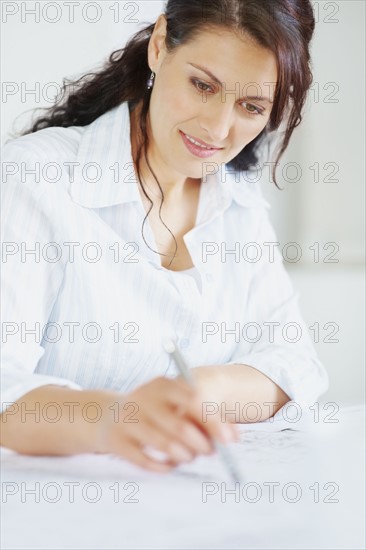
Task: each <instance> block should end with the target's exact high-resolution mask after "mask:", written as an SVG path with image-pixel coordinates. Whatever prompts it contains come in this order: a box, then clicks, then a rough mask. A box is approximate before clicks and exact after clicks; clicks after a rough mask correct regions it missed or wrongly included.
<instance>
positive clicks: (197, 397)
mask: <svg viewBox="0 0 366 550" xmlns="http://www.w3.org/2000/svg"><path fill="white" fill-rule="evenodd" d="M195 370H197V369H193V371H195ZM197 375H198V370H197V373H196V374H195V380H196V379H197V385H196V387H194V388H192V387H191V386H190V385H188V384H187V382H185V381H184V380H183V379H181V378H180V377H178V378H175V379H169V378H164V377H159V378H155V379H153V380H152V381H150V382H148V383H146V384H144V385H142V386H140V387H138V388H137V389H136V390H134V391H132V392H131V393H129V394H128V395H124V396H123V398H120V397H119V399H117V400H116V396H118V395H119V394H117V393H113V396H111V395H110V396H109V397H108V399H107V402H106V404H107V407H106V408H107V409H109V411H108V413H106V414H104V415H103V419H102V420H101V422H100V423H99V434H98V438H99V449H100V450H99V451H98V452H102V453H114V454H117V455H120V456H122V457H124V458H126V459H127V460H129V461H130V462H132V463H134V464H136V465H138V466H140V467H142V468H145V469H147V470H152V471H156V472H165V471H169V470H171V469H172V468H174V467H175V466H177V465H178V464H180V463H181V462H189V461H191V460H192V459H194V458H195V457H196V456H197V455H200V454H211V453H213V452H214V446H213V442H212V440H213V439H217V440H219V441H221V442H229V441H235V440H236V439H237V431H236V428H235V426H233V425H232V424H223V423H221V422H220V420H219V419H218V418H207V421H205V422H204V421H203V419H202V403H203V402H204V401H205V400H206V401H207V397H208V395H207V393H206V392H205V390H204V389H203V388H202V383H201V382H202V379H201V378H200V380H201V382H200V380H198V378H199V377H198V376H197ZM106 396H107V393H106ZM116 401H117V403H116ZM116 405H118V409H119V414H116V413H117V409H116ZM145 446H148V447H152V448H153V449H155V450H157V451H160V452H162V453H164V454H165V455H166V460H165V461H160V460H158V459H155V458H154V457H153V456H149V455H148V454H146V450H145V452H144V447H145Z"/></svg>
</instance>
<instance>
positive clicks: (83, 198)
mask: <svg viewBox="0 0 366 550" xmlns="http://www.w3.org/2000/svg"><path fill="white" fill-rule="evenodd" d="M130 129H131V126H130V112H129V108H128V102H127V101H125V102H123V103H121V104H120V105H118V106H117V107H114V108H113V109H111V110H109V111H107V112H106V113H104V114H103V115H101V116H100V117H98V118H97V119H96V120H95V121H94V122H92V123H91V124H89V125H88V126H85V130H84V132H83V133H82V135H81V140H80V144H79V148H78V152H77V156H76V159H75V165H74V175H73V178H72V182H71V183H70V196H71V198H72V200H73V201H74V202H76V203H78V204H81V205H82V206H85V207H87V208H102V207H107V206H113V205H116V204H121V203H128V202H132V201H139V200H141V199H140V194H139V191H138V188H137V184H136V181H135V172H134V164H133V160H132V152H131V141H130ZM239 175H240V178H239ZM206 183H207V185H206V186H205V189H207V192H209V193H210V195H211V198H212V199H213V202H214V203H215V204H216V208H217V209H218V210H219V211H220V210H224V209H225V208H227V207H228V206H230V204H231V202H232V201H233V200H234V201H235V202H236V203H237V204H239V205H241V206H244V207H262V208H263V207H267V208H269V207H270V205H269V203H268V202H267V201H266V200H265V199H264V198H263V197H262V196H261V192H260V189H259V186H258V184H257V183H256V184H254V183H251V182H250V180H249V179H248V178H247V177H246V173H245V172H241V173H240V174H239V173H236V174H235V173H234V172H233V171H231V170H229V169H228V168H227V165H222V168H221V169H218V170H216V173H215V174H211V175H209V176H208V177H207V179H206ZM210 202H211V201H210Z"/></svg>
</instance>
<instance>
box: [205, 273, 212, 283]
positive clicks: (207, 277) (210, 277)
mask: <svg viewBox="0 0 366 550" xmlns="http://www.w3.org/2000/svg"><path fill="white" fill-rule="evenodd" d="M206 281H207V282H208V283H212V281H213V276H212V273H206Z"/></svg>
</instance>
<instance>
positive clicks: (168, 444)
mask: <svg viewBox="0 0 366 550" xmlns="http://www.w3.org/2000/svg"><path fill="white" fill-rule="evenodd" d="M129 437H130V439H132V440H133V441H134V442H135V443H136V444H138V445H139V446H140V447H143V446H145V445H148V446H150V447H152V448H154V449H156V450H157V451H160V452H163V453H164V454H165V455H166V456H167V459H168V460H169V461H171V462H172V463H174V464H180V463H181V462H190V461H191V460H192V459H193V458H194V453H192V451H191V450H190V449H188V448H187V447H185V446H184V445H182V444H181V443H180V442H179V441H178V440H177V439H176V437H171V436H170V435H169V434H167V433H164V431H162V430H161V428H160V426H157V425H155V424H154V423H152V422H151V421H150V419H148V420H146V421H145V422H144V425H141V426H139V429H138V431H136V430H134V432H133V433H131V434H129Z"/></svg>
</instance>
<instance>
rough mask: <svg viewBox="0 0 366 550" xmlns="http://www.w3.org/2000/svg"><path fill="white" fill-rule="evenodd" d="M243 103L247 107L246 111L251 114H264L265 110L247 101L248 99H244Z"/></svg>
mask: <svg viewBox="0 0 366 550" xmlns="http://www.w3.org/2000/svg"><path fill="white" fill-rule="evenodd" d="M242 105H244V108H245V109H246V111H247V112H248V113H249V114H251V115H263V111H262V110H261V109H259V108H258V107H256V106H255V105H253V104H252V103H246V101H244V103H242Z"/></svg>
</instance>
